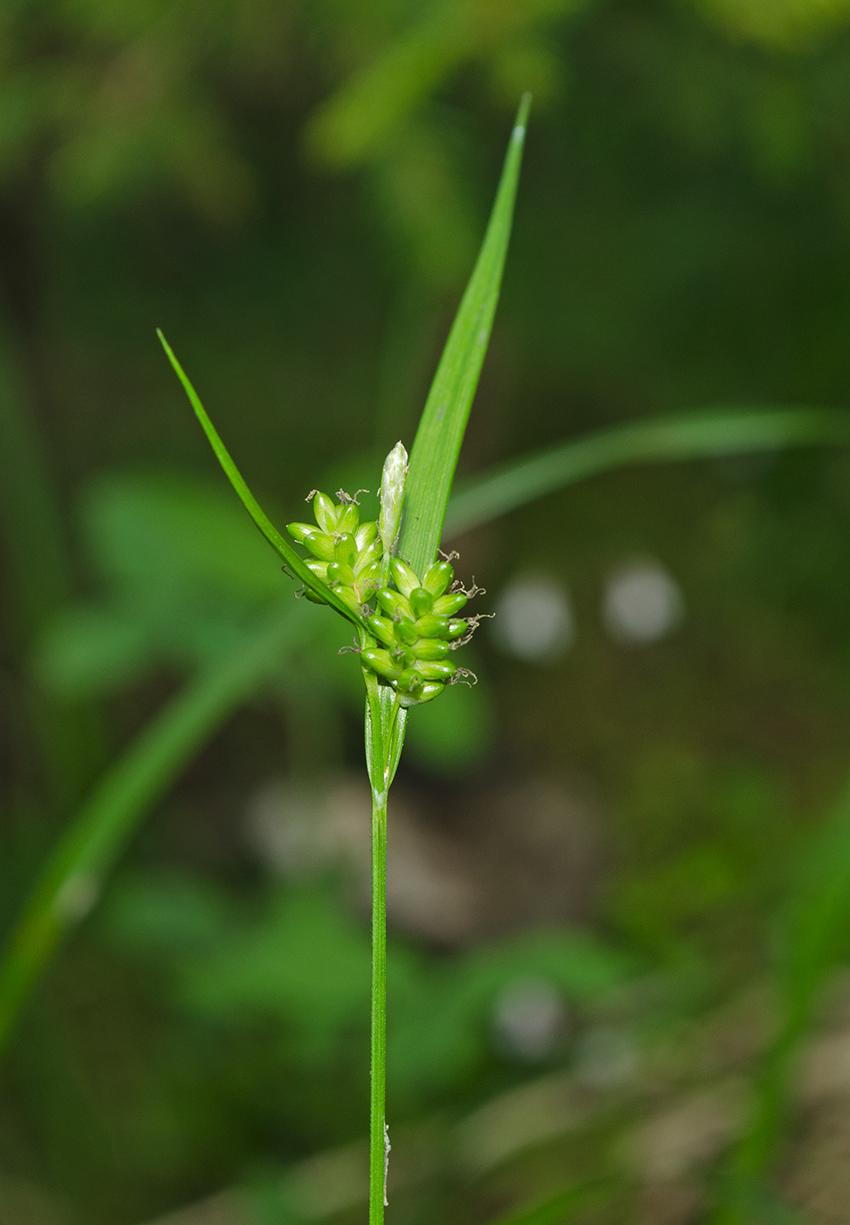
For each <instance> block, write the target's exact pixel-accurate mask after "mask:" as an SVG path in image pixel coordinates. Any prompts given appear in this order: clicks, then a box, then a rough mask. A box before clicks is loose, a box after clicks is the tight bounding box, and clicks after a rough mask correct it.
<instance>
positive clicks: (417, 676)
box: [361, 557, 470, 706]
mask: <svg viewBox="0 0 850 1225" xmlns="http://www.w3.org/2000/svg"><path fill="white" fill-rule="evenodd" d="M390 570H391V572H392V576H393V581H394V582H395V585H396V587H397V588H398V591H393V590H392V589H391V588H390V587H380V588H379V589H378V592H377V599H378V604H379V605H380V607H381V608H382V609H383V612H384V616H381V615H380V614H378V613H376V614H373V615H372V616H370V617H369V619H368V620H369V625H370V627H371V629H372V632H373V634H374V635H375V638H376V639H377V640H378V642H380V643H381V644H382V645H381V646H378V647H376V648H374V649H367V650H364V651H363V652H362V653H361V659H362V660H363V662H364V664H366V665H367V666H368V667H370V668H371V669H372V671H373V672H376V673H377V674H378V676H380V677H381V678H382V679H383V680H385V681H387V682H388V683H389V684H391V685H392V686H393V688H394V689H395V690H396V692H397V693H398V697H399V701H400V702H401V704H402V706H415V705H416V704H417V703H419V702H430V701H431V700H432V698H436V697H438V696H439V695H440V694H441V693H442V692H443V690H444V689H445V687H446V685H447V684H449V683H451V682H452V681H453V680H455V679H456V677H457V676H458V669H457V668H456V667H455V665H454V664H453V663H452V662H451V660H450V659H449V657H448V656H449V652H450V651H451V650H453V649H454V648H455V647H457V646H460V640H461V639H464V638H465V637H466V635H467V634H468V631H469V628H470V625H469V622H468V621H463V620H460V619H458V618H456V617H454V616H453V614H454V613H457V612H460V610H461V609H462V608H463V606H464V604H465V603H466V601H467V596H466V594H465V593H464V592H462V591H449V590H448V589H449V586H450V584H451V582H452V580H453V578H454V570H453V569H452V568H451V566H450V565H449V563H448V562H447V561H438V562H435V564H434V565H433V566H431V568H430V570H428V572H427V573H426V574H425V577H424V578H423V579H422V581H421V582H420V581H419V576H418V575H416V574H414V572H413V571H412V570H411V568H410V566H408V565H406V563H405V562H403V561H402V560H401V558H399V557H394V558H393V559H392V562H391V563H390Z"/></svg>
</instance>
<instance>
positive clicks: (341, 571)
mask: <svg viewBox="0 0 850 1225" xmlns="http://www.w3.org/2000/svg"><path fill="white" fill-rule="evenodd" d="M328 582H329V583H340V584H341V585H342V586H343V587H353V586H354V571H353V570H352V569H351V566H343V565H342V564H341V563H340V562H338V561H332V562H329V563H328Z"/></svg>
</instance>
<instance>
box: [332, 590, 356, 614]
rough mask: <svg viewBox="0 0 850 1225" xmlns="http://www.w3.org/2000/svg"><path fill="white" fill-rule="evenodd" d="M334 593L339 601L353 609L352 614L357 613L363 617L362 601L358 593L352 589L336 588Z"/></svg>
mask: <svg viewBox="0 0 850 1225" xmlns="http://www.w3.org/2000/svg"><path fill="white" fill-rule="evenodd" d="M334 593H335V594H336V596H337V598H338V599H340V600H342V602H343V604H345V605H346V606H347V607H348V608H350V609H351V611H352V612H354V613H357V615H358V616H362V615H363V614H362V613H361V611H360V601H359V600H358V598H357V592H356V591H353V590H352V589H351V587H348V586H339V587H334Z"/></svg>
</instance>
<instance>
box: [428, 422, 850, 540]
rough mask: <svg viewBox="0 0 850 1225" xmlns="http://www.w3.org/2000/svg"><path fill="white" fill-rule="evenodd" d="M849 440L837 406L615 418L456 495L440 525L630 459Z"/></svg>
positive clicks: (486, 514)
mask: <svg viewBox="0 0 850 1225" xmlns="http://www.w3.org/2000/svg"><path fill="white" fill-rule="evenodd" d="M848 442H850V412H847V411H846V410H844V409H838V408H766V409H758V410H753V409H743V408H740V409H739V408H723V409H710V410H703V411H700V412H693V413H689V414H688V415H687V416H682V415H676V416H674V417H657V418H655V419H653V420H650V421H641V422H638V423H636V424H634V425H622V426H615V427H614V428H613V429H609V430H603V431H601V432H600V433H598V434H590V435H588V436H587V437H586V438H579V439H576V440H575V441H574V442H566V443H562V444H561V445H560V446H558V447H554V448H552V449H551V450H546V451H541V452H538V453H537V454H536V455H530V456H529V457H528V458H527V459H523V460H520V461H519V462H517V463H512V464H509V465H507V466H506V467H504V468H503V469H502V470H501V471H498V472H495V473H493V474H492V475H490V476H486V477H483V478H482V479H480V480H477V481H475V482H473V483H472V484H470V485H468V486H467V487H466V488H465V489H462V490H460V491H459V492H458V493H456V494H455V495H454V497H453V498H452V500H451V503H450V504H449V508H448V513H447V515H446V532H447V533H450V534H455V533H457V532H462V531H466V530H467V529H469V528H473V527H477V526H479V525H480V524H482V523H488V522H489V521H490V520H491V519H495V518H497V517H498V516H499V515H504V514H506V513H507V512H508V511H509V510H515V509H516V508H517V507H518V506H524V505H525V503H526V502H532V501H533V500H534V499H535V498H539V497H542V496H543V495H544V494H546V493H553V492H554V491H555V490H556V489H562V488H563V487H564V486H566V485H573V484H575V483H576V482H577V481H581V480H585V479H586V478H587V477H590V476H596V475H597V474H599V473H602V472H608V471H611V470H612V469H614V468H622V467H627V466H629V465H631V464H647V463H658V462H661V461H664V460H684V459H702V458H705V459H707V458H710V457H711V456H720V455H740V454H744V453H746V452H749V451H776V450H782V449H783V448H785V447H794V446H817V445H823V444H829V443H848Z"/></svg>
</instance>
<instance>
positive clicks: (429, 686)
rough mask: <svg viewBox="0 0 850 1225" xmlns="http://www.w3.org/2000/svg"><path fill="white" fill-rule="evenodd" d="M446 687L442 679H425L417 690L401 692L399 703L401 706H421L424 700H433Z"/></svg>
mask: <svg viewBox="0 0 850 1225" xmlns="http://www.w3.org/2000/svg"><path fill="white" fill-rule="evenodd" d="M444 689H445V685H443V684H441V683H440V681H423V682H422V684H421V685H419V686H418V687H417V689H416V690H415V692H411V693H400V694H399V695H398V704H399V706H421V705H422V703H423V702H431V701H433V700H434V698H438V697H439V696H440V694H441V693H442V692H443V690H444Z"/></svg>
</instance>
